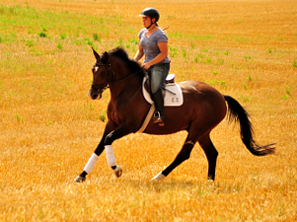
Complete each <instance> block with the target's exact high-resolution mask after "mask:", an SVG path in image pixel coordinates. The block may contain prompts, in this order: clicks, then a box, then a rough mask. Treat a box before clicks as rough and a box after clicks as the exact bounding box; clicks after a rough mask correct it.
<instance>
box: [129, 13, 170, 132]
mask: <svg viewBox="0 0 297 222" xmlns="http://www.w3.org/2000/svg"><path fill="white" fill-rule="evenodd" d="M140 16H141V17H142V20H143V26H144V27H145V28H144V29H142V30H141V31H140V32H139V34H138V37H139V43H138V50H137V52H136V55H135V57H134V59H135V60H136V61H139V60H140V59H141V58H142V57H143V56H145V58H144V63H143V65H142V67H143V68H144V69H146V70H147V71H148V73H149V75H150V85H151V92H152V99H153V101H154V104H155V106H156V112H155V115H154V123H157V124H159V126H164V113H163V109H164V98H163V93H162V87H163V86H164V84H165V80H166V76H167V75H168V73H169V69H170V59H169V57H168V44H167V43H168V38H167V36H166V34H165V33H164V31H163V30H162V29H160V28H159V27H158V24H157V22H158V21H159V18H160V14H159V12H158V11H157V10H156V9H155V8H146V9H144V10H143V11H142V12H141V14H140Z"/></svg>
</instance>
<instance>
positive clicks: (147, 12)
mask: <svg viewBox="0 0 297 222" xmlns="http://www.w3.org/2000/svg"><path fill="white" fill-rule="evenodd" d="M140 16H142V17H145V16H148V17H150V18H151V19H153V18H154V19H155V22H152V24H151V25H150V26H149V27H147V29H149V28H150V27H151V26H152V25H153V24H154V23H155V24H156V26H158V24H157V22H158V21H159V18H160V14H159V12H158V10H157V9H155V8H146V9H144V10H143V11H142V12H141V14H140Z"/></svg>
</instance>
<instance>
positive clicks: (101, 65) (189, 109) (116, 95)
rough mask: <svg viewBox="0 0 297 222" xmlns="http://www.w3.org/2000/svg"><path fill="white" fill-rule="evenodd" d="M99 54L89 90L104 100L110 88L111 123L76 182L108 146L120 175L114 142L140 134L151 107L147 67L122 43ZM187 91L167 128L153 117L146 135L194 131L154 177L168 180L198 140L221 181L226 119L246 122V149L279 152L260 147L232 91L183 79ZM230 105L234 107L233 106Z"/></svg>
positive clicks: (168, 114) (168, 112) (169, 111)
mask: <svg viewBox="0 0 297 222" xmlns="http://www.w3.org/2000/svg"><path fill="white" fill-rule="evenodd" d="M92 50H93V54H94V56H95V58H96V62H95V65H94V66H93V68H92V73H93V83H92V85H91V89H90V90H89V96H90V97H91V99H93V100H95V99H100V98H101V96H102V93H103V91H104V90H106V89H109V90H110V97H111V98H110V101H109V104H108V108H107V116H108V122H107V123H106V126H105V130H104V133H103V136H102V139H101V141H100V143H99V144H98V146H97V148H96V149H95V151H94V153H93V154H92V155H91V157H90V159H89V161H88V162H87V164H86V165H85V168H84V170H83V172H82V173H81V174H80V175H79V176H77V177H76V178H75V179H74V181H75V182H84V181H85V180H86V176H87V174H89V173H90V172H91V171H92V170H93V168H94V166H95V164H96V162H97V160H98V158H99V156H100V154H102V152H103V150H104V149H105V152H106V158H107V163H108V165H109V166H110V167H111V168H112V169H113V170H114V173H115V175H116V176H117V177H120V176H121V175H122V169H121V167H120V166H118V165H117V164H116V160H115V157H114V154H113V148H112V143H113V142H114V141H115V140H117V139H119V138H121V137H124V136H126V135H128V134H131V133H135V132H137V131H138V130H139V129H140V128H141V126H142V124H143V122H144V121H145V118H146V115H147V113H148V111H149V110H150V107H151V104H149V103H148V102H147V101H146V100H145V99H144V96H143V93H142V83H143V78H144V76H145V75H146V71H145V70H144V69H143V68H142V67H141V65H140V64H139V63H138V62H136V61H134V60H133V59H130V58H129V57H128V53H127V52H126V51H125V50H124V49H123V48H121V47H117V48H115V49H112V50H110V51H109V52H106V51H105V52H104V53H102V55H101V56H100V55H99V54H98V53H97V52H96V50H95V49H94V48H92ZM177 84H178V85H179V86H180V87H181V90H182V93H183V97H184V102H183V104H182V105H181V106H178V107H165V108H164V115H165V126H162V127H161V126H159V125H157V124H154V123H153V120H152V119H150V120H149V122H148V124H147V126H146V128H145V129H144V131H143V133H146V134H155V135H165V134H172V133H175V132H178V131H181V130H185V131H187V132H188V134H187V138H186V140H185V142H184V144H183V146H182V148H181V150H180V152H179V153H178V154H177V156H176V158H175V159H174V160H173V162H172V163H171V164H170V165H169V166H168V167H167V168H165V169H164V170H163V171H161V172H160V173H159V174H158V175H156V176H155V177H154V178H153V179H152V180H154V181H160V180H162V179H164V178H166V177H167V176H168V175H169V174H170V172H171V171H172V170H174V169H175V168H176V167H177V166H178V165H180V164H181V163H182V162H184V161H185V160H187V159H189V158H190V154H191V151H192V149H193V147H194V145H195V144H196V143H197V142H198V143H199V145H200V146H201V148H202V149H203V151H204V153H205V156H206V158H207V161H208V179H209V180H212V181H214V180H215V170H216V161H217V157H218V151H217V150H216V148H215V147H214V145H213V143H212V141H211V139H210V133H211V131H212V130H213V129H214V128H215V127H216V126H217V125H218V124H219V123H220V122H221V121H222V120H223V119H224V118H225V117H226V119H227V121H229V122H235V123H239V124H240V136H241V139H242V142H243V144H244V145H245V146H246V148H247V149H248V150H249V151H250V153H252V154H253V155H255V156H265V155H268V154H273V153H274V152H275V147H274V143H273V144H268V145H265V146H260V145H258V144H257V143H256V142H255V140H254V136H253V135H254V133H253V127H252V124H251V122H250V120H249V115H248V113H247V111H246V110H245V109H244V108H243V107H242V106H241V105H240V103H239V102H238V101H237V100H235V99H234V98H232V97H231V96H228V95H222V94H221V93H220V92H219V91H217V90H216V89H215V88H213V87H211V86H209V85H207V84H205V83H203V82H200V81H184V82H180V83H177ZM227 105H228V107H227Z"/></svg>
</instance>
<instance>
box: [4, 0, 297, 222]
mask: <svg viewBox="0 0 297 222" xmlns="http://www.w3.org/2000/svg"><path fill="white" fill-rule="evenodd" d="M148 6H152V7H156V8H157V9H158V10H159V11H160V13H161V19H160V22H159V25H160V27H162V28H166V27H168V26H170V27H169V29H167V30H166V33H167V35H168V37H169V49H170V52H169V53H170V58H171V60H172V63H171V72H172V73H175V74H176V81H184V80H201V81H203V82H206V83H208V84H210V85H212V86H213V87H215V88H216V89H218V90H219V91H220V92H222V93H223V94H226V95H231V96H232V97H234V98H235V99H237V100H238V101H239V102H240V103H241V104H242V105H243V106H244V107H245V108H246V109H247V111H248V112H249V114H250V117H251V121H252V123H253V125H254V132H255V139H256V141H257V142H258V143H259V144H263V145H264V144H268V143H277V145H276V146H277V150H276V154H275V155H271V156H266V157H255V156H253V155H252V154H250V153H249V152H248V151H247V149H246V148H245V147H244V145H243V143H242V142H241V140H240V136H239V129H238V127H237V126H234V125H228V124H227V121H225V120H224V121H223V122H222V123H221V124H220V125H219V126H218V127H217V128H216V129H215V130H213V132H212V134H211V137H212V140H213V143H214V145H215V147H216V148H217V150H218V152H219V156H218V163H217V172H216V173H217V174H216V181H215V182H214V183H212V182H208V181H207V161H206V158H205V155H204V153H203V151H202V149H201V148H200V147H199V145H198V144H196V145H195V147H194V149H193V152H192V154H191V158H190V159H189V160H187V161H186V162H184V163H183V164H182V165H180V166H179V167H178V168H177V169H175V170H174V171H173V172H172V173H171V174H170V175H169V176H168V177H167V178H166V179H165V180H164V181H162V182H160V183H155V182H151V181H150V180H151V178H152V177H153V176H155V175H156V174H157V173H159V172H160V171H161V170H162V169H164V167H166V166H167V165H169V164H170V163H171V162H172V161H173V160H174V158H175V156H176V155H177V153H178V152H179V150H180V148H181V146H182V144H183V142H184V140H185V137H186V132H179V133H176V134H173V135H167V136H154V135H145V134H132V135H129V136H126V137H124V138H121V139H119V140H117V141H115V142H114V143H113V148H114V153H115V156H116V160H117V163H118V164H119V165H120V166H121V167H122V168H123V175H122V177H121V178H119V179H117V178H116V177H115V176H114V175H113V172H112V170H111V169H110V168H109V167H108V165H107V163H106V159H105V153H104V152H103V154H102V156H100V158H99V161H98V162H97V165H96V166H95V168H94V170H93V172H92V173H91V174H90V175H88V177H87V181H86V182H85V183H83V184H77V183H74V182H73V179H74V178H75V177H76V176H77V175H78V174H79V173H81V171H82V170H83V168H84V166H85V164H86V163H87V161H88V159H89V157H90V156H91V154H92V153H93V151H94V149H95V148H96V146H97V144H98V142H99V141H100V139H101V135H102V133H103V130H104V126H105V123H106V118H107V117H106V107H107V103H108V101H109V98H110V97H109V91H106V92H104V94H103V98H102V99H101V100H99V101H92V100H90V99H89V97H88V96H87V93H88V90H89V88H90V84H91V81H92V73H91V68H92V66H93V64H94V62H95V58H94V56H93V54H92V51H91V46H93V47H94V48H95V49H96V50H98V52H100V53H101V52H104V51H108V50H110V49H113V48H115V47H117V46H122V47H124V48H125V49H126V50H127V52H128V53H129V55H130V57H133V56H134V54H135V52H136V50H137V41H138V39H137V34H138V32H139V30H140V29H142V21H141V18H139V17H138V14H139V13H140V12H141V11H142V9H144V8H145V7H148ZM296 21H297V7H296V1H294V0H282V1H273V0H255V1H245V0H222V1H219V0H214V1H206V0H205V1H194V0H170V1H168V0H165V1H155V0H153V1H150V2H147V3H141V2H139V1H136V0H130V1H128V0H121V1H119V0H112V1H111V0H108V1H101V0H95V1H94V0H73V1H66V0H60V1H58V0H55V1H48V0H27V1H25V0H1V3H0V77H1V78H0V117H1V118H0V130H1V134H0V144H1V146H0V150H1V156H0V172H1V177H0V221H176V222H179V221H296V220H297V212H296V209H297V201H296V200H297V146H296V145H297V127H296V126H297V101H296V99H297V23H296ZM131 111H132V112H133V110H131ZM181 115H182V114H181Z"/></svg>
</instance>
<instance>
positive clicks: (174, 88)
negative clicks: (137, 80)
mask: <svg viewBox="0 0 297 222" xmlns="http://www.w3.org/2000/svg"><path fill="white" fill-rule="evenodd" d="M146 80H147V77H144V78H143V82H142V92H143V96H144V98H145V100H146V101H147V102H148V103H150V104H153V103H154V102H153V100H152V99H151V96H150V94H149V93H148V92H147V90H146V89H145V87H144V83H145V81H146ZM165 88H166V90H165V97H164V106H181V105H182V104H183V102H184V97H183V93H182V91H181V88H180V86H179V85H178V84H176V83H170V84H167V85H166V86H165Z"/></svg>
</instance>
